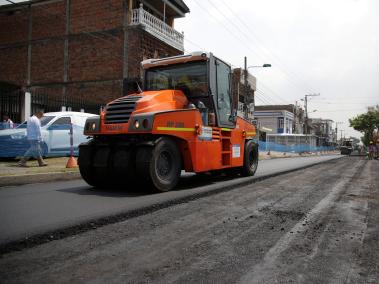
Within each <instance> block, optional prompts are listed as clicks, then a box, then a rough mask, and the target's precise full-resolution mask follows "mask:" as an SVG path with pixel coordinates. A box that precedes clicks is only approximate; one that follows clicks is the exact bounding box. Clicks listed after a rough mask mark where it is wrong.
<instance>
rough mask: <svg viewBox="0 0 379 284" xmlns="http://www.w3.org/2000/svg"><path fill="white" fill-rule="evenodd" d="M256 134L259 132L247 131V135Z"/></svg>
mask: <svg viewBox="0 0 379 284" xmlns="http://www.w3.org/2000/svg"><path fill="white" fill-rule="evenodd" d="M255 134H257V133H256V132H251V131H249V132H246V135H255Z"/></svg>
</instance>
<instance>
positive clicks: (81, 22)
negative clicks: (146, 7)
mask: <svg viewBox="0 0 379 284" xmlns="http://www.w3.org/2000/svg"><path fill="white" fill-rule="evenodd" d="M122 24H123V0H106V1H104V0H92V1H88V0H87V1H86V0H82V1H78V0H76V1H71V32H72V33H80V32H92V31H98V30H109V29H113V28H115V27H121V26H122Z"/></svg>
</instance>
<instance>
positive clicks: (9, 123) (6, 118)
mask: <svg viewBox="0 0 379 284" xmlns="http://www.w3.org/2000/svg"><path fill="white" fill-rule="evenodd" d="M13 127H14V124H13V121H12V120H11V119H10V117H9V115H8V114H7V113H6V114H4V115H3V129H12V128H13Z"/></svg>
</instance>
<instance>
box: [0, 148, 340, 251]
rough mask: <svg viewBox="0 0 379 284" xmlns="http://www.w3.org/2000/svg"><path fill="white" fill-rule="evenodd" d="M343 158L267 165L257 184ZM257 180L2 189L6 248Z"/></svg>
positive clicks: (190, 178) (0, 216)
mask: <svg viewBox="0 0 379 284" xmlns="http://www.w3.org/2000/svg"><path fill="white" fill-rule="evenodd" d="M340 157H341V156H339V155H331V156H316V157H302V158H301V157H299V158H286V159H273V160H265V161H261V162H260V164H259V168H258V171H257V173H256V175H255V178H259V177H262V176H265V175H271V174H275V173H279V172H282V171H285V170H291V169H295V168H302V167H304V166H309V165H312V164H315V163H319V162H322V161H327V160H331V159H336V158H340ZM249 179H251V178H234V179H227V178H225V177H218V178H217V177H216V178H215V177H211V176H201V177H199V176H196V175H194V174H183V177H182V179H181V183H180V185H179V188H178V189H177V190H174V191H171V192H167V193H160V194H151V193H146V192H141V190H140V188H137V189H136V188H134V191H130V190H129V191H127V190H125V189H123V188H120V189H110V190H99V189H93V188H91V187H90V186H88V185H87V184H86V183H85V182H84V181H82V180H76V181H69V182H54V183H45V184H31V185H24V186H17V187H15V186H12V187H3V188H0V232H1V234H0V244H5V243H9V242H12V241H15V240H19V239H25V238H30V236H33V235H36V234H42V233H45V232H50V231H54V230H58V229H61V228H65V227H69V226H74V225H76V224H80V223H85V222H89V221H92V220H96V219H98V218H103V217H106V216H111V215H116V214H120V213H122V212H126V211H132V210H138V209H141V208H145V207H148V206H152V205H154V204H160V203H163V202H169V201H170V200H175V199H178V198H184V197H186V196H192V195H194V194H199V193H204V192H207V191H212V190H215V189H217V188H220V187H225V186H233V185H235V184H236V183H241V182H243V181H245V180H249Z"/></svg>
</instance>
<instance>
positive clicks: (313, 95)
mask: <svg viewBox="0 0 379 284" xmlns="http://www.w3.org/2000/svg"><path fill="white" fill-rule="evenodd" d="M319 95H320V94H309V95H305V97H304V109H305V143H306V144H308V97H316V96H319Z"/></svg>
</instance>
